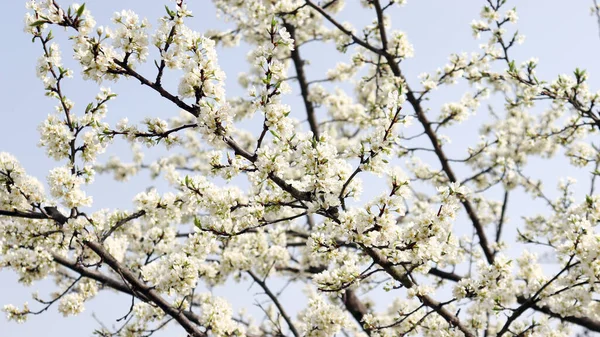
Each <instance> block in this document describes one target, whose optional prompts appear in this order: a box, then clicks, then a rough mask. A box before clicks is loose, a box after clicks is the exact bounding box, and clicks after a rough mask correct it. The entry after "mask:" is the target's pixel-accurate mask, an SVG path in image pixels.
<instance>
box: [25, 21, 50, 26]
mask: <svg viewBox="0 0 600 337" xmlns="http://www.w3.org/2000/svg"><path fill="white" fill-rule="evenodd" d="M45 23H48V21H46V20H38V21H35V22H34V23H32V24H30V25H29V26H31V27H39V26H41V25H43V24H45Z"/></svg>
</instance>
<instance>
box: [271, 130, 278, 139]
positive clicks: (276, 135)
mask: <svg viewBox="0 0 600 337" xmlns="http://www.w3.org/2000/svg"><path fill="white" fill-rule="evenodd" d="M269 132H270V133H271V134H272V135H273V137H275V138H277V139H279V140H281V137H279V135H278V134H277V132H275V131H273V130H269Z"/></svg>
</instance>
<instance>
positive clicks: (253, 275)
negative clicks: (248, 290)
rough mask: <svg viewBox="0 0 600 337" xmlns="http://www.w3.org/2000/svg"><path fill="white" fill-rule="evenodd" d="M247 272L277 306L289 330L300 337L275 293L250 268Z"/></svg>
mask: <svg viewBox="0 0 600 337" xmlns="http://www.w3.org/2000/svg"><path fill="white" fill-rule="evenodd" d="M247 273H248V275H250V277H252V279H253V280H254V282H256V283H257V284H258V285H259V286H260V287H261V288H262V289H263V290H264V292H265V294H267V296H269V298H270V299H271V301H273V304H275V306H276V307H277V310H279V313H280V314H281V316H282V317H283V319H284V320H285V322H286V323H287V325H288V327H289V328H290V331H292V333H293V334H294V336H296V337H301V334H300V333H299V332H298V330H297V329H296V327H295V326H294V323H293V322H292V319H291V318H290V316H289V315H288V314H287V313H286V312H285V309H284V308H283V306H282V305H281V302H279V299H278V298H277V296H275V294H273V292H272V291H271V289H269V287H268V286H267V284H266V283H265V282H264V281H263V280H261V279H260V277H258V276H257V275H256V274H254V273H253V272H252V271H251V270H248V271H247Z"/></svg>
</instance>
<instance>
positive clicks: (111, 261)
mask: <svg viewBox="0 0 600 337" xmlns="http://www.w3.org/2000/svg"><path fill="white" fill-rule="evenodd" d="M84 244H85V245H86V246H88V247H89V248H90V249H91V250H93V251H94V252H95V253H96V254H98V256H100V257H101V258H102V260H103V261H104V262H106V264H108V265H109V266H110V268H111V269H112V270H114V271H115V272H116V273H117V274H119V275H121V276H122V277H123V278H124V279H125V280H126V281H127V282H128V283H129V284H130V285H131V287H132V288H133V289H135V291H136V292H139V293H141V294H142V295H143V296H144V297H146V298H147V299H148V300H150V301H152V302H153V303H154V304H156V305H157V306H158V307H159V308H160V309H161V310H162V311H163V312H165V314H167V315H169V316H171V317H173V318H174V319H175V320H176V321H177V322H178V323H179V324H180V325H181V327H182V328H184V329H185V331H187V333H188V334H189V335H190V336H192V337H206V334H205V333H204V332H202V331H200V330H199V329H198V327H197V326H196V325H195V324H193V323H192V321H190V319H188V318H187V317H186V315H185V314H184V313H183V312H182V311H181V310H179V309H177V308H175V307H173V306H171V304H170V303H169V302H167V300H165V299H164V298H162V296H160V294H159V293H158V292H157V291H156V290H154V288H153V287H150V286H148V285H146V284H145V283H144V282H142V281H141V280H140V279H139V278H138V277H137V276H136V275H135V274H134V273H133V272H132V271H131V270H129V269H128V268H126V267H124V266H122V265H121V264H120V263H119V261H117V259H115V258H114V257H113V256H112V255H111V254H110V253H109V252H108V251H107V250H106V249H105V248H104V247H103V246H102V245H101V244H100V243H97V242H92V241H84Z"/></svg>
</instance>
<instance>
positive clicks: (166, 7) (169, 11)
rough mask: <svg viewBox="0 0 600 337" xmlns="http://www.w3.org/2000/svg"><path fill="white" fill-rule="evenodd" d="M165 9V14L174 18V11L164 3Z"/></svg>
mask: <svg viewBox="0 0 600 337" xmlns="http://www.w3.org/2000/svg"><path fill="white" fill-rule="evenodd" d="M165 9H166V10H167V14H168V15H169V16H170V17H171V19H173V18H175V12H173V11H172V10H170V9H169V7H168V6H167V5H165Z"/></svg>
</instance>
